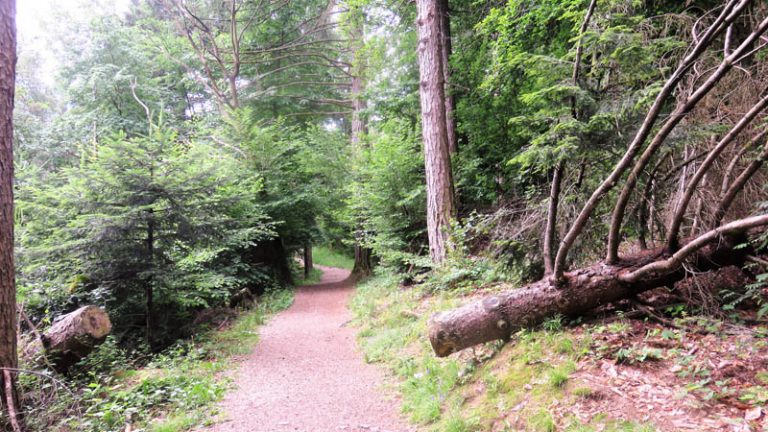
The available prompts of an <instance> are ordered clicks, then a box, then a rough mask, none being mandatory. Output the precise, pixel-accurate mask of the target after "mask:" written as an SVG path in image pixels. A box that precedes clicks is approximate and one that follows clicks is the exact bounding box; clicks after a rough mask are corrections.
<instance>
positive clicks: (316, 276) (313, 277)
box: [296, 267, 323, 285]
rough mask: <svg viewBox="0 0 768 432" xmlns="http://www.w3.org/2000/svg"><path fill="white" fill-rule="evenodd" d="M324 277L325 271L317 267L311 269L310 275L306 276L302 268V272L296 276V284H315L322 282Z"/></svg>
mask: <svg viewBox="0 0 768 432" xmlns="http://www.w3.org/2000/svg"><path fill="white" fill-rule="evenodd" d="M322 277H323V271H322V270H320V269H319V268H317V267H314V268H312V270H310V271H309V276H308V277H306V278H305V277H304V270H303V269H302V271H301V273H299V275H298V276H296V285H315V284H317V283H320V278H322Z"/></svg>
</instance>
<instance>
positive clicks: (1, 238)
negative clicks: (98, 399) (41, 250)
mask: <svg viewBox="0 0 768 432" xmlns="http://www.w3.org/2000/svg"><path fill="white" fill-rule="evenodd" d="M15 79H16V1H15V0H0V368H11V369H13V368H17V367H18V356H17V352H16V343H17V342H16V336H17V335H16V280H15V273H14V261H13V102H14V101H13V100H14V85H15ZM0 396H2V397H1V398H0V400H2V401H3V403H2V404H3V405H4V406H5V409H6V412H7V413H8V415H9V419H10V420H11V422H12V423H13V424H15V423H16V422H18V421H19V419H18V418H14V416H15V415H16V414H17V413H18V411H17V410H15V409H13V407H14V406H15V407H18V406H19V404H18V400H19V399H18V395H17V394H16V382H15V378H14V374H10V373H6V374H3V377H2V385H0ZM9 402H10V403H9Z"/></svg>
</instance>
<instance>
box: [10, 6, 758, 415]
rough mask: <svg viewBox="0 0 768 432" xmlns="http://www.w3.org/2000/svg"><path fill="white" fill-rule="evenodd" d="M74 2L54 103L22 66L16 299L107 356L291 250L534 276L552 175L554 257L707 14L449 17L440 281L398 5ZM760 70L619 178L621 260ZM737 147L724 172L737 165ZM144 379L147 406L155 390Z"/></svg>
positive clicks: (598, 225) (589, 250)
mask: <svg viewBox="0 0 768 432" xmlns="http://www.w3.org/2000/svg"><path fill="white" fill-rule="evenodd" d="M83 3H84V4H85V5H86V6H88V7H93V11H92V12H91V13H89V14H87V15H88V17H87V19H83V18H82V17H77V16H65V17H63V19H62V22H60V23H58V24H59V25H56V26H51V29H50V32H49V34H47V35H46V36H45V37H46V39H47V42H48V43H49V44H50V45H51V46H54V45H55V46H59V47H60V48H61V49H60V50H57V54H56V63H57V64H58V68H57V74H56V76H55V77H54V78H55V80H54V81H55V84H52V83H51V82H50V80H48V79H47V78H48V77H44V76H43V72H41V70H42V69H43V66H42V65H43V64H45V62H46V61H48V60H46V56H44V55H41V53H40V52H36V51H35V50H34V49H33V50H24V49H22V50H21V53H22V55H21V58H20V62H19V79H18V82H17V89H18V90H17V103H16V110H15V115H16V117H15V121H16V145H17V151H16V162H17V184H16V200H17V203H18V204H17V218H16V229H17V231H16V232H17V238H16V241H17V262H18V269H17V281H18V285H19V292H20V294H21V295H20V297H21V299H22V302H23V307H24V309H25V310H26V311H27V313H28V315H30V318H31V323H32V324H34V325H35V326H43V327H45V326H47V325H49V324H50V323H51V322H52V321H53V319H54V318H55V317H57V316H59V315H61V314H64V313H67V312H70V311H72V310H74V309H75V308H77V307H78V306H81V305H86V304H96V305H100V306H103V307H105V308H106V309H107V311H108V312H109V315H110V317H111V318H112V320H113V323H114V324H115V331H114V332H113V333H114V339H111V340H110V344H111V345H110V346H111V347H112V348H114V349H115V350H116V352H118V351H119V352H120V354H119V355H125V353H126V352H129V351H124V350H135V351H130V352H132V353H133V354H132V356H134V357H141V358H142V359H144V360H147V361H148V360H149V358H150V357H146V358H145V357H142V356H143V355H145V354H147V353H150V352H158V351H161V350H162V349H164V348H166V347H168V346H171V345H172V344H173V343H174V342H175V341H177V340H178V339H179V338H182V337H185V336H190V335H192V334H195V331H196V328H195V325H196V324H197V323H196V318H198V317H199V316H200V315H203V314H204V311H206V310H208V311H210V310H211V309H214V310H215V308H221V307H232V306H235V304H234V303H233V297H236V296H237V295H238V294H239V293H242V292H243V291H244V290H245V291H246V292H248V293H249V294H254V295H263V294H265V293H269V292H272V291H274V290H278V289H280V288H281V287H285V286H286V285H289V284H290V283H291V282H292V278H293V276H294V275H293V274H292V271H293V270H296V267H297V265H296V264H295V263H296V261H297V260H296V258H297V254H298V252H299V251H300V250H303V249H307V248H309V247H311V245H313V244H314V245H317V246H320V245H322V246H323V249H322V251H323V253H326V252H328V251H335V252H340V253H341V254H344V255H347V256H348V257H349V258H351V256H352V254H353V253H352V251H353V250H356V251H357V252H358V253H359V252H360V251H361V250H366V251H371V252H372V256H373V261H374V262H375V263H376V264H378V265H380V266H383V267H388V268H389V269H390V270H392V271H394V272H396V273H397V274H398V280H399V281H401V282H404V283H406V284H410V283H421V282H425V281H426V282H428V283H427V285H426V286H427V287H430V288H446V287H448V288H465V289H469V288H471V287H474V285H473V283H475V282H477V281H481V282H490V281H498V280H515V281H520V280H529V279H535V278H539V277H541V276H542V275H543V273H544V271H545V270H544V269H545V266H544V263H543V262H544V260H545V258H544V257H543V256H542V251H541V249H542V247H541V246H542V243H543V242H544V239H543V235H542V233H543V232H544V231H545V224H546V220H547V205H548V204H549V203H550V202H552V197H551V195H550V193H551V192H550V191H551V189H550V188H551V184H552V180H553V178H555V177H556V176H557V177H559V176H560V175H562V180H561V182H562V185H563V186H562V192H560V196H559V198H560V201H559V204H558V205H555V210H557V211H559V216H558V218H557V220H556V221H555V222H556V223H555V224H554V231H555V236H554V237H555V238H562V237H563V236H564V234H565V233H566V232H567V230H568V229H569V227H570V224H571V222H572V221H573V220H574V219H575V217H576V215H577V214H578V212H579V209H581V208H582V206H583V205H584V203H585V202H586V201H587V199H588V198H589V197H590V194H592V191H593V190H594V189H595V187H596V186H597V185H599V184H600V182H602V181H603V179H604V178H605V177H606V176H607V175H608V173H610V172H611V170H612V169H613V167H614V166H615V164H616V163H617V161H619V160H620V159H621V157H622V154H623V153H624V151H625V149H626V147H627V143H628V142H629V141H630V140H631V137H632V136H633V135H634V134H635V132H636V131H637V130H638V129H640V128H641V126H642V125H643V121H644V116H645V114H646V112H647V111H648V108H649V106H651V104H652V103H653V102H654V99H655V98H656V96H657V95H658V94H659V92H660V91H661V88H662V85H663V83H664V81H665V80H666V79H667V78H669V76H670V74H671V73H672V71H673V70H674V68H675V67H676V66H677V65H678V63H679V62H680V60H681V58H683V56H684V55H686V53H688V52H689V51H690V48H689V45H690V43H691V42H692V41H695V37H694V35H696V34H697V31H699V30H700V27H701V26H704V25H706V24H707V23H709V22H710V21H711V20H712V19H714V18H713V17H714V15H713V14H711V13H709V12H707V11H710V10H712V9H713V8H715V7H716V6H718V4H719V2H712V1H709V0H698V1H687V2H678V1H661V0H658V1H657V0H648V1H639V0H607V1H598V2H597V3H596V4H595V3H593V2H591V1H589V0H506V1H501V0H487V1H484V0H479V1H475V0H473V1H466V0H451V1H450V2H448V8H449V10H448V16H449V21H450V33H451V35H452V37H451V42H452V53H451V54H450V56H449V60H448V72H449V74H448V75H449V78H448V82H447V85H446V89H447V92H448V94H449V95H451V96H453V97H454V98H455V102H456V109H455V112H454V114H453V115H454V116H455V120H456V124H457V127H456V132H457V136H458V151H457V152H456V153H455V154H451V159H450V162H451V164H452V175H453V180H454V182H455V190H456V201H457V203H458V204H457V207H458V212H457V214H456V216H457V217H456V218H455V220H453V221H452V225H451V226H450V227H447V228H445V229H446V231H448V233H447V235H448V237H449V243H450V248H449V249H450V250H449V253H448V259H447V263H446V264H445V265H442V266H436V265H435V264H433V263H432V262H431V261H430V259H429V244H428V233H427V222H426V218H427V194H428V192H429V191H428V190H427V187H426V185H425V183H426V180H425V177H426V175H425V161H424V157H423V144H422V126H421V125H422V122H421V112H420V107H419V90H420V83H419V71H418V67H417V45H418V43H419V42H418V41H417V33H416V26H415V24H414V23H415V21H416V16H415V14H416V9H415V7H414V5H413V4H412V3H409V2H397V1H391V0H380V1H373V0H350V1H340V2H335V1H332V2H325V1H319V0H306V1H289V2H255V1H250V0H188V1H174V0H147V1H134V2H131V6H130V7H129V8H128V12H127V13H125V14H123V13H116V12H114V11H112V10H111V9H110V2H99V1H96V0H93V1H86V0H83ZM593 6H594V9H592V7H593ZM589 11H591V12H589ZM592 12H593V13H592ZM764 12H765V5H764V4H762V3H759V2H756V4H754V5H753V6H750V7H749V8H748V9H747V12H745V13H744V14H743V16H742V17H741V18H739V19H738V20H737V21H735V22H734V24H733V26H732V28H731V29H730V30H729V34H731V33H732V35H733V42H729V43H730V44H731V45H733V44H734V43H735V42H738V41H739V40H740V39H742V38H744V37H745V35H746V34H748V32H749V31H750V28H751V26H752V25H753V24H754V22H755V21H757V19H758V17H760V16H761V14H764ZM64 22H67V23H68V25H63V23H64ZM697 26H699V27H697ZM729 37H731V36H729ZM720 42H721V41H720V40H718V43H720ZM24 43H25V41H24V40H23V39H22V44H21V45H22V47H24ZM731 49H732V47H731ZM724 50H726V48H725V47H723V48H722V49H720V48H718V49H713V50H711V52H709V51H708V52H707V53H705V54H704V55H702V56H701V58H700V59H698V60H697V63H696V65H695V67H692V68H691V70H693V71H694V73H693V75H692V76H691V77H690V78H689V79H686V80H681V81H680V82H679V83H678V85H677V86H676V87H675V90H674V92H672V95H671V97H670V98H669V99H668V100H666V102H665V103H664V104H662V105H661V107H660V113H661V116H660V118H661V119H662V120H666V119H667V118H669V115H670V113H671V112H673V110H674V109H675V105H676V104H677V103H679V102H680V101H684V100H686V98H687V97H688V96H689V95H690V94H691V93H692V92H693V91H694V90H695V89H696V86H697V85H700V84H701V81H702V80H704V77H705V76H706V75H707V74H709V73H711V71H712V70H714V69H716V66H717V64H718V63H719V62H720V60H721V59H720V57H721V54H722V52H723V51H724ZM763 56H764V54H759V53H758V54H755V55H754V57H750V58H749V59H748V63H749V64H748V65H745V66H744V67H743V68H742V69H743V70H739V71H737V72H738V73H741V74H742V75H740V77H741V78H733V77H730V78H727V79H724V81H723V83H722V85H721V86H719V87H717V88H716V89H715V90H713V91H712V93H711V94H709V95H708V96H707V97H706V98H705V99H704V101H703V102H702V103H701V104H699V106H697V107H696V109H693V110H691V112H686V113H685V114H686V115H688V117H686V119H685V121H683V122H682V123H681V124H680V127H678V128H677V129H675V132H674V133H673V134H671V135H670V136H669V138H668V139H667V140H666V141H665V142H664V152H662V153H661V154H659V155H655V156H654V157H653V158H652V160H651V162H652V163H651V164H650V165H649V166H648V167H647V168H646V169H644V170H643V171H642V172H641V175H639V176H638V179H637V181H638V184H637V187H636V188H635V189H636V191H637V192H638V193H636V194H635V195H637V196H636V197H635V198H636V200H635V201H633V203H632V207H631V208H629V209H628V210H627V217H626V219H627V220H626V221H625V224H624V225H622V226H621V233H620V234H621V238H622V240H624V243H623V245H624V247H626V248H627V249H633V250H635V249H649V248H653V247H656V246H661V245H662V241H663V239H664V236H665V232H664V230H665V228H664V219H665V218H669V214H670V213H671V212H672V211H673V210H674V203H675V196H676V194H677V193H678V190H679V189H681V188H684V186H685V184H686V179H688V178H690V175H691V174H692V173H693V172H694V171H692V170H693V168H694V167H695V166H696V161H697V160H698V159H700V156H701V155H703V154H705V153H706V151H707V150H709V149H710V147H711V145H712V142H713V141H716V139H715V138H718V137H719V136H720V135H722V134H723V133H724V131H727V130H728V128H730V127H731V126H732V125H733V124H734V123H735V122H736V121H737V120H738V119H739V118H740V117H739V116H740V115H743V113H744V112H746V111H747V110H748V109H749V107H750V106H752V104H753V103H754V100H755V98H756V97H757V96H756V93H759V92H757V91H754V89H756V88H760V89H763V88H764V86H765V83H764V82H763V80H762V79H761V76H763V75H764V72H765V68H764V64H763V63H765V62H764V60H765V59H764V57H763ZM740 80H743V81H744V82H746V83H747V84H749V86H746V87H750V88H751V89H752V90H750V89H749V88H746V87H745V86H743V85H739V84H740V83H741V81H740ZM360 87H362V88H360ZM745 88H746V89H745ZM659 123H661V121H660V122H659ZM755 123H756V125H757V124H758V123H759V122H758V121H756V122H755ZM361 125H362V127H361ZM659 127H660V124H655V125H653V127H652V129H653V131H654V132H655V131H657V130H659ZM757 129H758V127H757V126H754V127H753V128H752V129H750V130H749V132H750V133H751V135H755V134H754V133H752V132H756V130H757ZM745 135H747V134H745ZM748 138H749V137H746V136H745V137H740V138H739V141H738V142H739V147H743V151H741V152H740V153H737V152H736V151H730V150H729V152H727V153H725V156H726V157H731V158H732V159H735V160H742V162H740V163H741V164H742V165H746V164H747V162H748V161H752V160H755V159H756V158H755V156H757V152H756V151H755V150H754V148H756V147H757V146H756V145H753V144H749V139H748ZM696 155H699V156H696ZM765 158H766V157H763V159H765ZM689 164H691V165H690V167H688V168H686V167H687V166H688V165H689ZM723 165H725V164H723ZM686 170H687V171H686ZM724 172H726V168H725V167H724V166H723V167H718V169H717V173H716V174H715V175H713V176H711V177H710V179H709V180H708V181H709V183H707V181H706V180H705V182H704V183H703V184H702V186H701V188H700V189H701V190H702V192H700V193H699V194H697V196H696V199H697V200H698V202H697V205H696V206H695V207H696V209H694V211H691V212H689V213H688V220H689V222H686V226H685V230H686V234H690V235H695V234H697V233H700V232H702V231H703V230H704V228H706V227H707V224H708V223H710V222H711V221H712V217H711V214H712V213H713V209H711V208H709V207H711V205H709V198H710V197H713V196H716V195H718V194H719V191H720V188H721V184H720V183H723V182H724V180H728V174H724ZM729 174H730V173H729ZM732 177H733V176H732ZM755 179H756V181H754V183H756V184H759V182H760V181H762V180H764V179H763V178H762V177H761V176H760V175H757V176H756V177H755ZM725 183H727V181H725ZM723 188H724V186H723ZM723 190H725V189H723ZM751 192H753V193H752V194H751V196H749V197H747V198H743V197H742V198H739V200H737V202H736V204H735V205H734V207H733V209H732V210H731V212H732V215H738V216H743V215H747V214H751V212H753V211H754V209H755V203H757V202H760V201H764V200H765V198H766V197H765V191H764V190H763V188H761V187H754V188H753V189H752V190H751ZM617 193H618V192H617V191H616V190H611V191H610V193H609V194H608V195H610V198H614V195H616V194H617ZM743 195H747V194H743ZM608 201H609V200H604V201H602V202H600V203H598V205H597V206H596V207H597V208H596V210H595V211H594V214H595V215H597V217H594V218H592V219H591V220H590V221H589V223H588V228H587V229H586V230H585V231H584V233H583V235H582V236H581V237H580V238H579V241H578V242H577V243H576V244H575V245H574V248H573V252H572V253H571V255H570V256H569V257H568V258H569V262H568V264H583V263H588V262H592V261H595V260H598V259H601V258H602V255H601V254H602V253H603V250H604V248H605V243H606V240H605V239H606V237H607V235H608V231H609V222H608V219H609V215H610V213H611V207H612V206H611V204H610V203H609V202H608ZM670 203H671V204H670ZM710 225H711V224H710ZM342 261H343V262H344V263H345V264H346V263H347V262H346V261H344V260H342ZM430 271H431V273H430ZM388 274H390V273H388ZM761 282H763V279H759V280H758V284H756V285H753V286H752V287H751V288H750V290H749V292H750V294H749V296H748V297H749V298H750V299H752V300H755V299H758V297H759V295H758V294H755V292H756V291H758V290H759V288H760V287H762V285H760V283H761ZM272 295H274V294H272ZM730 296H731V297H730V298H731V299H733V298H738V299H740V300H739V301H738V302H736V303H739V302H743V301H744V300H745V299H746V297H743V296H744V293H743V292H735V293H730ZM760 301H762V300H760ZM729 306H730V307H735V305H733V304H731V305H729ZM24 326H25V327H31V325H30V324H28V323H25V324H24ZM26 330H31V328H27V329H26ZM138 353H142V354H138ZM115 355H116V356H117V354H115ZM105 356H108V353H107V354H105ZM174 379H175V378H174ZM156 384H157V386H158V387H159V388H160V389H159V390H158V388H154V387H153V388H147V389H145V390H146V392H147V393H152V392H155V391H161V390H162V389H163V388H165V387H164V386H165V385H166V384H167V383H165V382H159V383H156ZM99 389H100V387H96V388H95V389H94V390H93V393H96V392H98V390H99ZM206 397H207V396H206ZM102 402H103V401H102ZM122 402H125V401H122ZM128 402H130V404H133V405H135V406H136V407H137V408H142V407H143V406H144V405H146V404H149V403H151V401H149V402H147V401H144V400H140V401H128ZM100 403H101V402H100ZM105 403H106V402H105ZM125 415H126V414H125V413H122V412H121V413H120V414H119V418H120V421H122V420H124V417H125ZM115 424H117V423H115ZM110 427H112V426H110ZM115 427H117V426H115Z"/></svg>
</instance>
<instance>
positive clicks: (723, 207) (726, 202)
mask: <svg viewBox="0 0 768 432" xmlns="http://www.w3.org/2000/svg"><path fill="white" fill-rule="evenodd" d="M761 135H763V134H761ZM766 160H768V142H766V143H765V145H764V146H763V151H761V152H760V154H759V155H758V156H757V158H756V159H755V160H753V161H752V162H751V163H750V164H749V165H748V166H747V167H746V168H744V171H742V172H741V174H739V176H738V177H736V180H734V181H733V184H732V185H731V186H730V187H729V188H728V189H727V190H726V191H725V194H723V197H722V199H721V200H720V204H718V206H717V210H715V216H714V221H713V226H719V225H720V223H721V222H722V221H723V218H724V217H725V215H726V213H728V209H730V208H731V204H733V201H734V200H735V199H736V196H737V195H738V194H739V192H741V191H742V190H743V189H744V186H746V184H747V182H748V181H749V180H750V179H751V178H752V176H754V175H755V173H757V171H759V170H760V168H761V167H762V166H763V164H764V163H765V161H766Z"/></svg>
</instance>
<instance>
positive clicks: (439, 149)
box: [416, 0, 455, 263]
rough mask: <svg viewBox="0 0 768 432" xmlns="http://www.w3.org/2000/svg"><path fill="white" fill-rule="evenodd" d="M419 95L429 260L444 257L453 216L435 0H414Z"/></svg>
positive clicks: (438, 259)
mask: <svg viewBox="0 0 768 432" xmlns="http://www.w3.org/2000/svg"><path fill="white" fill-rule="evenodd" d="M416 8H417V10H418V19H417V27H418V35H419V47H418V58H419V95H420V99H421V129H422V135H423V138H424V166H425V169H426V178H427V235H428V237H429V254H430V256H431V257H432V261H433V262H435V263H441V262H443V260H445V256H446V252H447V251H446V247H447V246H446V241H447V237H448V233H447V231H446V230H447V229H448V227H449V226H450V222H451V218H452V217H453V216H454V213H455V206H454V193H453V176H452V173H451V158H450V155H449V153H448V133H447V130H446V129H447V128H446V124H447V123H446V116H445V77H444V75H443V65H442V58H443V51H442V43H441V37H440V28H441V25H440V15H439V10H438V7H437V0H417V2H416Z"/></svg>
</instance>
